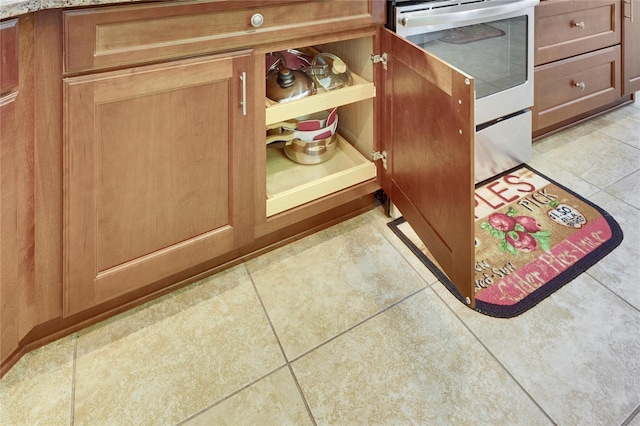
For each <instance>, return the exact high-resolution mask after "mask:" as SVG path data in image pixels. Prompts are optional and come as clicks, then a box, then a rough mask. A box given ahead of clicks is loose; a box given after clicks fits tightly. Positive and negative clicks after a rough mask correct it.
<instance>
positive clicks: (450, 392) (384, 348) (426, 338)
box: [292, 289, 550, 425]
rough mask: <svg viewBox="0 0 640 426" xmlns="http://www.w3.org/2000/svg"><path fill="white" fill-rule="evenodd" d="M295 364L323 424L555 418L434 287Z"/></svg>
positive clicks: (522, 421)
mask: <svg viewBox="0 0 640 426" xmlns="http://www.w3.org/2000/svg"><path fill="white" fill-rule="evenodd" d="M292 366H293V369H294V373H295V375H296V377H297V378H298V381H299V383H300V386H301V388H302V390H303V393H304V394H305V396H306V398H307V401H308V402H309V407H310V409H311V411H312V413H313V415H314V417H315V419H316V421H317V423H318V424H319V425H329V424H344V425H351V424H362V425H367V424H371V425H401V424H424V425H438V424H447V425H449V424H451V425H458V424H459V425H464V424H491V425H499V424H504V425H518V424H521V425H525V424H526V425H537V424H550V422H549V420H548V418H547V417H545V415H544V413H542V412H541V411H540V410H539V408H538V407H537V406H536V405H535V403H533V402H532V401H531V399H529V397H528V396H527V395H526V394H525V393H524V392H523V391H522V389H521V388H520V387H519V386H518V385H517V384H516V383H515V382H514V381H513V379H512V378H511V377H510V376H509V375H508V374H507V373H506V371H504V370H503V369H502V367H501V366H500V365H499V364H498V363H497V362H496V361H495V359H494V358H492V357H491V355H490V354H489V353H488V352H486V350H485V349H484V348H483V347H482V346H481V345H480V344H478V342H477V341H476V339H475V338H474V336H473V335H472V334H471V333H469V331H468V330H467V329H466V328H465V327H464V325H463V324H462V323H460V321H459V320H458V319H457V318H455V317H454V316H453V315H452V313H451V311H450V310H449V309H448V308H447V307H446V306H445V305H444V304H443V303H442V301H441V300H439V299H438V298H437V297H436V296H435V295H434V293H433V292H432V290H431V289H426V290H424V291H422V292H420V293H418V294H417V295H414V296H412V297H411V298H409V299H407V300H405V301H403V302H402V303H400V304H398V305H396V306H394V307H393V308H391V309H389V310H387V311H385V312H384V313H382V314H381V315H378V316H376V317H375V318H372V319H371V320H369V321H367V322H365V323H364V324H361V325H360V326H358V327H356V328H354V329H352V330H350V331H349V332H348V333H345V334H343V335H341V336H340V337H338V338H337V339H335V340H333V341H331V342H329V343H327V344H326V345H324V346H322V347H320V348H318V349H316V350H314V351H313V352H311V353H309V354H307V355H305V356H304V357H302V358H300V359H299V360H297V361H295V362H294V363H293V364H292Z"/></svg>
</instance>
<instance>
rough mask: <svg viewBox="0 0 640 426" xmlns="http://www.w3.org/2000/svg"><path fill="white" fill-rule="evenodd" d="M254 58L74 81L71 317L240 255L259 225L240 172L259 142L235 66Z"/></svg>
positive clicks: (69, 114)
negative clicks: (252, 134)
mask: <svg viewBox="0 0 640 426" xmlns="http://www.w3.org/2000/svg"><path fill="white" fill-rule="evenodd" d="M248 57H249V56H248V55H246V54H245V55H233V56H231V55H229V56H225V57H208V58H202V59H196V60H188V61H181V62H176V63H171V64H164V65H156V66H150V67H142V68H137V69H132V70H123V71H117V72H111V73H106V74H97V75H94V76H86V77H78V78H71V79H66V80H65V99H66V120H65V126H66V130H65V157H66V158H65V164H66V171H67V172H66V173H67V175H66V177H65V201H64V202H65V211H66V213H65V232H64V247H65V250H64V256H65V261H64V264H65V268H66V269H65V271H64V276H65V292H66V304H65V314H70V313H73V312H77V311H79V310H81V309H84V308H87V307H90V306H93V305H94V304H97V303H100V302H103V301H105V300H109V299H111V298H114V297H117V296H119V295H122V294H125V293H127V292H130V291H132V290H134V289H137V288H142V287H144V286H145V285H149V284H152V283H154V282H155V281H157V280H160V279H164V278H166V277H168V276H170V275H172V274H176V273H178V272H179V271H182V270H184V269H186V268H189V267H193V266H195V265H197V264H198V263H202V262H205V261H206V260H208V259H210V258H213V257H215V256H219V255H221V254H223V253H226V252H228V251H230V250H232V249H233V248H234V247H236V245H237V244H238V241H237V240H236V233H237V232H242V231H240V229H241V228H243V226H246V225H244V224H243V220H242V215H247V216H250V214H249V213H248V212H247V211H246V209H244V208H243V205H242V204H239V205H238V206H236V205H235V200H236V199H237V200H240V199H243V198H245V197H251V191H247V190H246V188H245V187H243V186H242V185H245V186H246V184H242V183H241V181H242V179H241V178H240V173H241V171H242V172H243V173H244V172H245V171H244V170H241V169H240V168H238V167H237V166H236V165H235V164H232V161H237V159H238V158H241V157H240V155H239V153H241V152H242V147H243V146H246V144H248V143H250V141H248V138H247V137H246V133H248V132H249V131H251V125H250V123H251V122H252V118H251V117H250V116H242V115H241V112H240V85H241V81H240V79H239V72H240V71H239V70H238V69H237V65H236V63H237V62H242V64H243V65H244V69H247V66H248V60H247V58H248ZM236 116H242V120H239V119H236V118H235V117H236ZM237 150H238V151H237ZM246 175H247V178H248V180H249V184H250V183H251V179H250V177H251V176H252V175H251V174H250V173H246ZM235 190H237V192H236V191H235ZM236 207H237V210H236ZM236 228H237V229H238V231H237V232H236Z"/></svg>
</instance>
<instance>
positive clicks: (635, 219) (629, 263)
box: [588, 192, 640, 334]
mask: <svg viewBox="0 0 640 426" xmlns="http://www.w3.org/2000/svg"><path fill="white" fill-rule="evenodd" d="M590 200H591V201H593V202H594V203H596V204H597V205H599V206H600V207H602V208H603V209H605V210H606V211H607V212H609V214H611V216H612V217H613V218H614V219H615V220H616V221H617V222H618V224H619V225H620V227H621V228H622V232H623V234H624V239H623V240H622V243H620V245H619V246H618V247H616V248H615V249H614V250H613V251H612V252H611V253H609V254H608V255H607V256H606V257H604V258H603V259H602V260H600V261H599V262H598V263H596V264H595V265H593V266H592V267H591V268H589V270H588V273H589V274H590V275H592V276H593V277H595V278H596V279H597V280H598V281H600V282H601V283H602V284H604V285H605V286H607V287H608V288H609V289H611V290H612V291H613V292H615V293H616V294H618V295H619V296H620V297H622V298H623V299H625V300H626V301H627V302H629V303H630V304H632V305H633V306H635V307H636V308H637V309H640V284H638V283H640V260H639V259H640V244H639V242H640V225H639V224H640V210H638V209H636V208H634V207H632V206H630V205H628V204H626V203H624V202H622V201H620V200H619V199H618V198H615V197H613V196H611V195H609V194H607V193H606V192H599V193H598V194H596V195H594V196H593V197H591V198H590ZM638 334H640V331H639V332H638Z"/></svg>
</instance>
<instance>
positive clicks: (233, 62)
mask: <svg viewBox="0 0 640 426" xmlns="http://www.w3.org/2000/svg"><path fill="white" fill-rule="evenodd" d="M384 4H385V3H384V0H372V1H370V0H360V1H352V2H343V1H341V0H325V1H323V2H316V1H312V2H307V1H294V2H291V1H284V0H283V1H279V2H274V1H255V2H251V3H250V5H249V6H248V4H247V2H234V1H230V2H195V3H181V2H172V3H163V4H144V5H133V6H119V7H104V8H96V9H83V10H82V11H64V12H54V11H48V12H47V13H46V14H45V15H43V16H45V17H46V19H43V21H42V22H43V28H42V31H44V32H45V33H46V34H50V35H52V36H53V35H55V34H60V39H61V40H63V43H62V47H58V48H56V49H53V50H51V51H52V52H54V53H55V52H59V53H61V55H60V58H62V57H64V59H65V60H64V62H63V61H62V60H61V59H60V60H59V61H58V62H56V61H52V62H51V64H54V68H55V66H57V65H58V64H60V68H61V69H60V70H59V71H58V70H55V69H54V70H53V71H48V72H46V74H47V78H43V79H41V81H42V82H49V83H52V84H51V85H43V87H54V88H55V87H57V86H56V81H57V82H58V83H57V84H59V85H60V86H59V87H60V93H59V94H57V93H56V92H55V89H54V90H53V91H52V92H51V93H48V94H47V97H46V98H47V103H45V105H47V106H48V107H50V108H46V111H44V110H43V112H42V114H43V116H45V117H46V118H47V119H51V120H52V123H53V124H51V125H50V126H42V127H39V128H42V129H43V130H45V129H49V128H54V129H55V128H58V127H59V128H60V129H61V130H60V133H61V136H60V137H59V140H58V139H57V137H56V132H55V131H51V132H50V133H47V138H46V140H43V141H42V144H43V145H42V147H41V149H39V150H38V153H37V156H36V157H37V159H36V163H37V165H38V167H37V173H36V175H37V176H40V178H39V179H37V181H38V182H37V185H36V187H37V188H44V186H43V182H45V181H46V182H52V183H51V186H50V187H49V189H50V191H39V195H38V196H39V197H40V198H38V199H41V200H42V202H40V203H39V204H38V205H37V206H36V212H35V213H36V217H39V218H45V219H46V218H48V219H47V220H46V221H44V222H42V223H43V224H44V225H43V226H44V227H46V228H47V229H42V228H40V230H39V231H38V232H36V234H37V236H40V235H42V237H39V238H38V239H37V240H38V241H40V240H42V241H43V243H42V245H41V247H42V248H41V250H40V251H38V256H40V257H41V258H42V259H46V261H47V262H46V263H41V264H44V265H48V266H49V268H50V270H51V271H52V274H53V276H52V277H51V278H50V287H51V288H52V289H53V290H58V294H62V296H63V297H62V300H61V301H60V302H59V303H60V305H61V306H60V307H59V312H60V314H59V315H60V316H59V317H57V318H53V319H51V318H49V317H47V318H46V324H41V325H42V326H41V327H38V330H37V333H36V332H34V333H32V334H31V335H30V336H29V338H28V339H23V340H22V341H19V342H18V346H19V349H20V348H21V349H22V350H23V351H24V350H25V348H27V347H29V348H32V347H35V346H37V345H38V344H42V343H45V342H46V341H48V340H50V339H51V338H53V337H60V336H62V335H64V334H68V333H70V332H72V331H74V330H77V329H79V328H81V327H83V326H86V325H88V324H91V323H93V322H96V321H98V320H100V319H104V318H106V317H108V316H110V315H113V314H114V313H116V312H119V311H122V310H123V309H125V308H127V307H131V306H135V304H136V303H141V302H142V301H144V300H148V299H149V298H150V297H154V296H155V295H158V294H162V293H163V292H166V291H169V289H172V288H176V286H179V285H184V284H186V283H188V282H190V281H193V280H195V279H197V278H198V277H202V276H205V275H206V274H211V273H213V272H215V271H217V270H219V269H220V268H224V267H227V266H229V265H232V264H234V262H238V261H241V260H242V259H245V258H247V257H250V256H254V255H256V254H259V253H260V252H262V251H264V250H269V249H272V248H274V247H277V246H278V245H281V244H284V243H286V242H288V241H291V240H292V239H295V238H299V237H300V236H304V235H306V234H308V233H310V232H314V231H315V230H318V229H321V228H322V227H325V226H328V225H330V224H331V223H335V222H336V221H339V220H344V219H345V218H347V217H350V216H352V215H354V214H357V213H358V212H361V211H363V209H367V208H371V207H372V206H373V197H372V193H373V192H374V191H376V190H377V189H379V188H383V189H384V190H385V191H386V192H387V194H388V195H389V196H390V197H391V199H392V200H393V201H394V203H396V205H397V206H398V207H399V208H400V210H401V211H402V212H403V214H404V215H405V217H406V218H407V219H408V221H409V222H410V223H411V224H412V225H413V227H414V229H415V230H416V232H417V233H418V234H419V235H420V236H421V238H422V239H423V240H424V242H425V243H426V245H427V246H428V247H429V248H430V249H431V250H432V252H433V253H434V255H435V256H436V258H437V259H438V261H439V263H440V264H441V265H442V267H443V268H444V270H445V271H446V272H447V273H448V274H449V276H450V278H451V279H452V281H453V282H454V284H456V285H458V289H459V291H460V293H461V294H462V295H463V296H464V297H466V298H467V301H468V303H469V304H470V306H473V304H474V294H473V279H472V276H473V275H472V274H473V253H474V251H473V243H474V238H473V206H474V199H473V190H474V185H473V181H474V180H473V144H474V137H475V129H474V125H473V111H474V81H473V79H472V78H471V77H470V76H468V75H464V74H462V73H460V72H459V71H457V70H456V69H454V68H452V67H450V66H449V65H448V64H446V63H445V62H442V61H441V60H439V59H438V58H436V57H434V56H432V55H430V54H428V53H426V52H425V51H423V50H421V49H419V48H418V47H416V46H414V45H412V44H410V43H409V42H407V41H406V40H404V39H402V38H400V37H398V36H396V35H395V34H394V33H392V32H390V31H388V30H387V29H385V28H383V24H384V19H385V16H384ZM292 8H295V9H296V10H298V11H299V12H300V13H299V14H297V15H296V14H293V13H291V10H292ZM256 14H260V15H261V16H262V18H263V19H264V21H263V22H262V23H261V24H260V25H256V26H254V25H253V24H252V22H254V21H253V18H254V17H255V16H256ZM203 16H204V18H203ZM230 17H233V18H234V19H230ZM211 20H213V21H214V22H215V23H217V24H219V25H211V23H210V22H209V21H211ZM168 26H170V27H171V28H172V31H170V32H167V31H166V28H167V27H168ZM173 29H175V31H173ZM208 31H209V32H211V34H209V33H208ZM50 38H51V39H55V37H50ZM56 43H57V42H56ZM309 46H314V47H315V48H317V49H319V50H323V51H327V52H330V53H334V54H337V55H339V56H340V57H341V58H343V59H344V60H345V62H346V63H347V64H348V66H349V67H350V69H351V70H352V72H353V73H354V84H353V85H352V86H350V87H348V88H346V89H344V90H343V89H340V90H337V91H335V92H328V93H324V94H318V95H314V96H312V97H310V98H309V99H304V100H300V101H295V102H291V103H290V104H289V105H285V104H282V105H275V106H274V105H269V106H268V107H267V105H268V103H267V102H266V97H265V93H266V86H265V54H266V53H268V52H271V51H277V50H283V49H290V48H301V47H309ZM39 51H40V52H44V51H46V49H43V48H40V49H39ZM372 55H374V56H375V55H378V57H379V58H383V57H384V58H385V60H384V61H377V62H376V63H374V61H373V60H372ZM39 63H41V64H47V61H43V60H41V61H39ZM36 69H38V70H40V68H36ZM56 73H59V74H56ZM56 75H57V77H56ZM56 78H57V80H56ZM39 81H40V80H39ZM59 105H62V111H61V112H60V115H61V117H62V119H61V121H62V123H61V124H56V123H55V122H54V121H55V117H56V114H55V111H56V108H60V107H59ZM425 106H426V107H425ZM333 107H338V115H339V140H340V142H339V143H340V153H339V155H337V156H336V157H335V158H337V159H339V161H342V163H341V164H340V165H339V166H338V167H336V168H333V166H332V165H330V164H321V165H318V167H316V166H305V167H306V168H307V169H306V170H305V172H306V173H307V174H308V175H307V176H306V177H304V178H299V177H297V176H298V174H297V173H298V171H299V170H298V171H293V172H292V171H291V170H284V171H283V170H282V168H281V167H280V164H281V163H280V162H279V160H278V159H277V155H276V156H275V157H276V160H274V156H273V155H272V154H273V152H270V153H269V152H268V149H267V147H266V144H265V131H266V126H267V124H268V123H273V122H277V121H278V120H283V119H287V118H293V117H296V116H298V115H300V114H303V113H305V112H313V111H318V110H321V109H328V108H333ZM37 110H38V111H40V110H39V109H37ZM6 111H7V112H6V113H5V112H4V111H3V120H4V114H6V116H7V117H13V115H12V114H13V112H12V111H11V110H10V109H7V110H6ZM49 111H52V112H49ZM432 122H437V123H439V125H438V126H431V125H429V124H430V123H432ZM4 131H5V130H4V127H3V132H4ZM4 140H5V138H4V134H3V143H4ZM372 151H377V152H378V153H379V154H380V157H384V160H382V159H378V160H375V161H374V160H372V157H371V152H372ZM276 154H277V153H276ZM3 166H4V163H3ZM288 166H290V164H287V167H285V169H286V168H288ZM298 169H299V168H298ZM4 173H5V171H4V168H3V188H2V189H3V207H2V208H3V216H2V217H3V228H2V230H3V244H4V232H5V229H9V228H10V227H11V226H12V225H13V222H10V221H7V222H6V223H7V224H6V225H5V222H4V220H5V219H4V218H5V216H4V214H5V204H4V197H5V192H4V191H5V186H4ZM314 174H316V176H315V177H314V176H311V175H314ZM47 176H51V177H52V179H51V180H47V179H46V177H47ZM58 177H59V182H58V180H57V178H58ZM41 181H42V182H41ZM425 181H428V182H430V184H429V185H426V186H425V185H424V182H425ZM6 194H7V197H11V195H10V194H11V192H10V191H9V190H7V192H6ZM58 203H59V204H58ZM58 205H59V207H57V206H58ZM436 205H437V206H438V208H437V209H435V208H433V206H436ZM45 210H46V211H45ZM16 238H18V239H19V237H16ZM57 241H59V245H57V244H56V242H57ZM8 245H9V246H11V245H12V244H8ZM58 247H59V248H61V249H62V250H61V251H60V250H58ZM3 256H4V252H3ZM3 262H4V258H3ZM3 267H4V264H3ZM58 267H59V272H58V273H57V274H58V275H59V276H57V275H56V271H58V269H57V268H58ZM44 272H46V271H41V272H39V273H38V274H37V275H38V276H39V277H41V278H42V279H46V278H45V276H46V275H45V273H44ZM3 273H4V272H3ZM3 280H4V277H3ZM2 286H3V287H2V288H3V296H2V297H3V305H4V300H5V299H4V297H5V296H4V294H5V293H4V292H5V290H4V288H5V287H4V281H3V284H2ZM7 289H9V292H10V291H13V290H11V288H10V287H7ZM9 292H7V294H9ZM11 297H13V296H11ZM6 312H7V313H6V314H5V311H3V313H2V315H3V327H4V324H5V322H4V316H5V315H7V316H9V315H12V314H13V311H6ZM42 322H44V321H42ZM34 325H36V324H33V325H32V327H33V326H34ZM0 332H1V333H2V338H3V339H4V338H5V334H6V336H7V339H10V340H12V341H13V342H15V338H14V337H12V331H11V330H10V329H9V328H7V330H6V332H5V329H4V328H3V330H2V331H0ZM14 346H15V343H14ZM9 362H15V357H14V358H12V359H10V360H7V358H5V355H4V352H3V358H2V363H3V364H2V371H3V372H4V371H6V369H7V368H8V367H7V365H8V363H9Z"/></svg>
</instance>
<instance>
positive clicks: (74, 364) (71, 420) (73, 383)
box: [69, 332, 78, 426]
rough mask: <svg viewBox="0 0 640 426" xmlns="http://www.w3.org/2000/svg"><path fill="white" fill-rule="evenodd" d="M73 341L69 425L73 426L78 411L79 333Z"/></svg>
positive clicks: (74, 335) (73, 335) (73, 337)
mask: <svg viewBox="0 0 640 426" xmlns="http://www.w3.org/2000/svg"><path fill="white" fill-rule="evenodd" d="M72 339H73V357H72V361H71V362H72V368H71V403H70V404H69V410H70V413H69V425H71V426H73V425H74V423H75V411H76V371H77V360H78V333H77V332H76V333H73V334H72Z"/></svg>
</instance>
